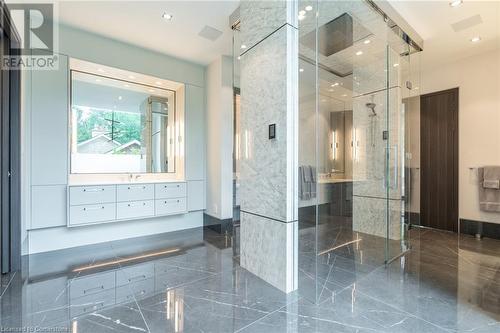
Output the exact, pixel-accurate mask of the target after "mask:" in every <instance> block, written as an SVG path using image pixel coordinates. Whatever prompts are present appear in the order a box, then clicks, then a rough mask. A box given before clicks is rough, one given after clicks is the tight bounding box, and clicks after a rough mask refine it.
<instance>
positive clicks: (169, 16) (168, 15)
mask: <svg viewBox="0 0 500 333" xmlns="http://www.w3.org/2000/svg"><path fill="white" fill-rule="evenodd" d="M161 17H163V18H164V19H165V20H167V21H170V20H172V19H173V18H174V16H173V15H172V14H169V13H167V12H165V13H163V14H161Z"/></svg>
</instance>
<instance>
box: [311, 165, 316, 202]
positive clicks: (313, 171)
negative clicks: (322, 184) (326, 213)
mask: <svg viewBox="0 0 500 333" xmlns="http://www.w3.org/2000/svg"><path fill="white" fill-rule="evenodd" d="M309 171H310V172H311V183H310V184H311V198H316V167H313V166H310V167H309Z"/></svg>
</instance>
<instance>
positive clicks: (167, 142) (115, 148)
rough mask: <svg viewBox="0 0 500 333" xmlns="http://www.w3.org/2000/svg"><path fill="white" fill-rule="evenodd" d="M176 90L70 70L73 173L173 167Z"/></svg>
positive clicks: (171, 170) (160, 170)
mask: <svg viewBox="0 0 500 333" xmlns="http://www.w3.org/2000/svg"><path fill="white" fill-rule="evenodd" d="M175 99H176V92H175V91H173V90H169V89H164V88H160V87H157V86H154V87H153V86H150V85H146V84H141V83H136V82H131V81H125V80H123V79H117V78H112V77H108V76H104V75H97V74H92V73H87V72H82V71H77V70H71V173H72V174H102V173H115V174H116V173H174V172H175V151H176V147H175V142H176V140H175V137H176V133H175V117H176V110H175V108H176V101H175Z"/></svg>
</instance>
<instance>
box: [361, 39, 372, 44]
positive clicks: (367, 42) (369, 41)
mask: <svg viewBox="0 0 500 333" xmlns="http://www.w3.org/2000/svg"><path fill="white" fill-rule="evenodd" d="M371 42H372V41H371V40H369V39H367V40H365V41H364V42H363V43H365V44H370V43H371Z"/></svg>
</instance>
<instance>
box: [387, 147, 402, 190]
mask: <svg viewBox="0 0 500 333" xmlns="http://www.w3.org/2000/svg"><path fill="white" fill-rule="evenodd" d="M384 150H385V156H384V189H391V190H395V189H397V188H398V182H399V168H398V145H394V146H392V147H384ZM391 150H394V171H393V178H392V182H391V180H390V178H388V175H389V173H390V172H391V170H390V167H389V161H390V159H391V157H392V156H391ZM391 183H392V184H391Z"/></svg>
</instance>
